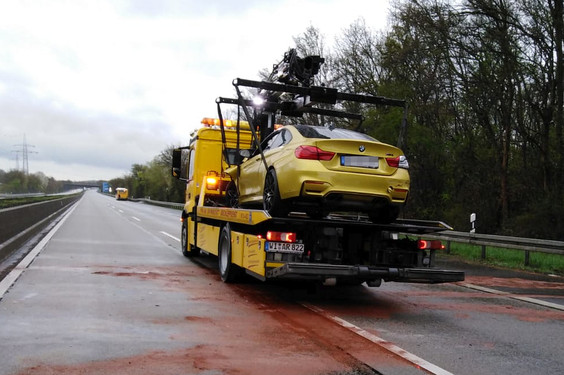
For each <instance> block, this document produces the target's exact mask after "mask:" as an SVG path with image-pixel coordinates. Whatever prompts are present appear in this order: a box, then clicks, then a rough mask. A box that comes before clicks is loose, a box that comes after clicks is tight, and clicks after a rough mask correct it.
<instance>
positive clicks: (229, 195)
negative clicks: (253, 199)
mask: <svg viewBox="0 0 564 375" xmlns="http://www.w3.org/2000/svg"><path fill="white" fill-rule="evenodd" d="M225 204H226V206H227V207H239V192H238V191H237V185H235V183H234V182H233V181H231V182H230V183H229V185H227V189H225Z"/></svg>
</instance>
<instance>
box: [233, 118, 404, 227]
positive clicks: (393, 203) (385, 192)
mask: <svg viewBox="0 0 564 375" xmlns="http://www.w3.org/2000/svg"><path fill="white" fill-rule="evenodd" d="M261 146H262V148H263V154H264V157H265V161H266V167H265V163H264V162H263V161H262V160H261V155H260V153H259V152H258V151H255V153H254V154H253V155H251V157H250V158H248V159H247V160H245V161H244V162H243V163H242V164H241V165H240V167H239V168H233V169H231V170H230V171H229V173H230V174H231V177H232V178H233V179H234V180H236V178H237V173H238V177H239V178H238V204H239V205H240V206H242V207H257V206H258V207H260V206H261V205H262V207H263V208H264V209H265V210H267V211H268V212H269V213H270V214H271V215H272V216H284V215H286V214H288V213H289V212H290V211H302V212H306V213H307V214H308V215H309V216H311V217H313V218H321V217H324V216H326V215H327V214H329V213H330V212H336V211H338V212H355V213H365V214H367V215H368V217H369V218H370V220H372V221H373V222H378V223H388V222H390V221H393V220H395V219H396V218H397V216H398V214H399V210H400V208H401V206H402V205H403V204H404V203H405V200H406V198H407V195H408V192H409V173H408V167H409V165H408V162H407V159H406V157H405V156H404V155H403V152H402V151H401V150H400V149H398V148H396V147H394V146H391V145H388V144H385V143H381V142H379V141H377V140H376V139H374V138H372V137H370V136H368V135H366V134H362V133H357V132H354V131H351V130H346V129H340V128H330V127H320V126H309V125H288V126H285V127H283V128H281V129H279V130H277V131H275V132H273V133H272V134H270V135H269V136H268V137H267V138H265V139H264V141H263V142H262V143H261ZM232 185H233V184H232ZM231 189H232V190H233V189H234V185H233V186H232V187H231ZM233 193H235V194H237V192H234V191H232V194H233ZM228 196H229V192H228Z"/></svg>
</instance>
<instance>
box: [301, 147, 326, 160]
mask: <svg viewBox="0 0 564 375" xmlns="http://www.w3.org/2000/svg"><path fill="white" fill-rule="evenodd" d="M294 155H295V156H296V157H297V158H298V159H309V160H331V159H333V156H335V153H334V152H331V151H324V150H322V149H320V148H319V147H315V146H299V147H298V148H296V149H295V150H294Z"/></svg>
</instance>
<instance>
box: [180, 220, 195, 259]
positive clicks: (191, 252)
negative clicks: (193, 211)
mask: <svg viewBox="0 0 564 375" xmlns="http://www.w3.org/2000/svg"><path fill="white" fill-rule="evenodd" d="M180 243H181V246H182V255H184V256H185V257H186V258H192V257H195V256H198V255H200V249H198V248H197V247H196V246H194V245H190V244H189V242H188V218H185V219H184V220H183V221H182V232H181V233H180Z"/></svg>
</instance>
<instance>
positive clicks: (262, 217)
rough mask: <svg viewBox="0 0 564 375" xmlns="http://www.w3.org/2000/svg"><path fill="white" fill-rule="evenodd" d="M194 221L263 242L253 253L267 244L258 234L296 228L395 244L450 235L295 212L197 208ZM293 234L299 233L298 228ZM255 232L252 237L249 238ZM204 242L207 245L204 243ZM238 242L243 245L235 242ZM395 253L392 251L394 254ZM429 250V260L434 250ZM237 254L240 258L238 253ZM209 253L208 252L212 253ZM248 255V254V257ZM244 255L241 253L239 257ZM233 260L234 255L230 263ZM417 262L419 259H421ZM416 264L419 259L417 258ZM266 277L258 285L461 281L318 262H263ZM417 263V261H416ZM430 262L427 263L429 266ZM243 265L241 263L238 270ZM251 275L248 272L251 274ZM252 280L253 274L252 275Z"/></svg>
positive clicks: (446, 274)
mask: <svg viewBox="0 0 564 375" xmlns="http://www.w3.org/2000/svg"><path fill="white" fill-rule="evenodd" d="M196 212H197V213H196V217H197V221H198V222H199V223H202V224H203V225H212V226H221V225H225V223H230V228H232V229H233V231H234V232H235V233H237V234H234V236H235V238H237V237H236V236H237V235H238V234H239V233H242V234H243V235H244V236H245V238H246V240H247V243H249V241H248V238H249V236H251V237H252V240H251V241H250V243H252V244H258V243H261V241H263V243H262V246H260V245H259V246H258V247H259V249H260V248H263V249H267V248H268V245H267V242H268V241H267V239H265V238H263V236H262V235H261V234H260V233H266V231H267V230H268V229H269V228H274V229H277V228H285V230H289V231H293V230H297V229H296V228H300V227H301V228H304V227H308V228H312V230H316V228H322V231H327V229H328V228H339V229H341V230H343V231H345V230H346V228H354V231H355V232H357V233H363V234H365V233H381V234H383V235H384V236H385V237H386V238H387V239H388V240H389V241H394V240H396V241H397V240H400V236H408V235H410V236H424V235H425V234H432V233H436V232H439V231H445V230H452V228H451V227H450V226H449V225H447V224H445V223H443V222H441V221H427V220H410V219H398V220H396V221H395V222H392V223H389V224H375V223H372V222H370V221H369V220H368V219H367V218H363V217H360V216H355V215H344V214H343V215H329V216H328V217H327V218H324V219H317V220H314V219H311V218H308V217H307V216H305V215H303V214H300V213H293V214H290V215H289V216H288V217H284V218H280V217H271V216H270V215H269V214H268V212H266V211H263V210H256V209H243V208H230V207H208V206H199V207H197V210H196ZM298 230H299V229H298ZM250 233H255V234H250ZM206 242H207V241H206ZM241 242H243V241H241ZM396 250H397V249H396ZM435 250H436V249H433V250H432V253H433V256H432V257H434V251H435ZM244 252H245V251H244V249H243V253H244ZM212 253H213V252H212ZM252 253H253V254H254V251H253V252H252ZM217 255H218V256H219V255H220V254H217ZM244 256H245V255H244V254H242V257H244ZM237 257H238V256H237V255H235V256H234V258H237ZM421 258H422V256H421ZM421 260H422V259H421ZM264 261H265V265H266V272H264V273H262V272H261V273H260V277H259V278H261V279H262V280H266V279H302V280H320V281H327V280H331V279H345V280H367V281H371V280H372V281H374V283H372V284H379V282H380V281H381V280H387V281H397V282H411V283H445V282H456V281H463V280H464V272H461V271H453V270H440V269H434V268H430V267H391V266H386V265H382V266H379V265H367V264H330V263H318V262H311V261H306V262H283V263H281V262H269V261H268V259H264ZM421 263H423V262H421ZM430 263H431V259H430V260H429V264H430ZM244 264H245V262H241V265H244ZM251 274H252V272H251ZM255 276H256V275H255Z"/></svg>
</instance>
